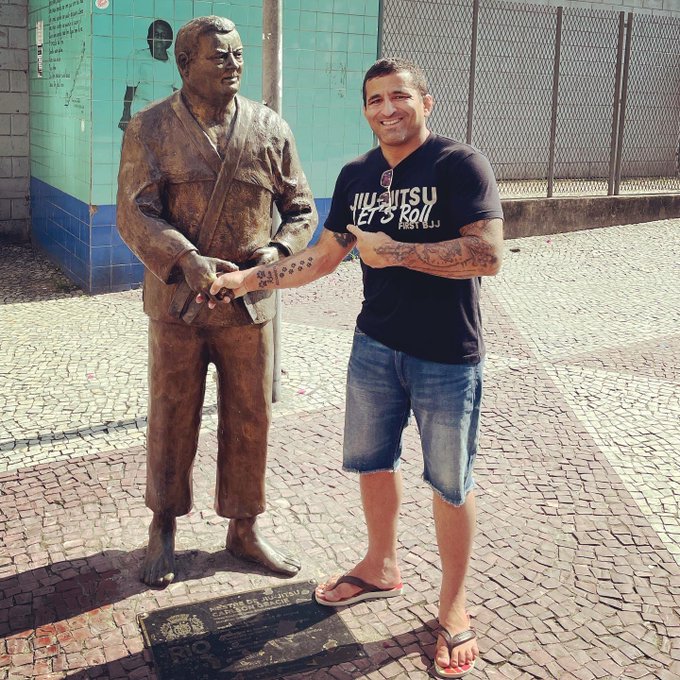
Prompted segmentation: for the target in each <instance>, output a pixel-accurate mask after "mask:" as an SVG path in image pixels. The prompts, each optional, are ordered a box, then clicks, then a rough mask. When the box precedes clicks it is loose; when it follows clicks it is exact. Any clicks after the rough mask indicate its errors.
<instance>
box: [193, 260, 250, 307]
mask: <svg viewBox="0 0 680 680" xmlns="http://www.w3.org/2000/svg"><path fill="white" fill-rule="evenodd" d="M203 259H204V260H205V261H206V262H207V263H208V265H209V266H210V268H211V271H212V273H213V276H212V279H211V280H210V283H209V284H208V287H207V288H201V289H200V290H196V289H195V288H193V287H192V285H191V283H189V280H188V279H187V283H188V284H189V287H190V288H191V290H193V291H194V292H195V293H198V295H197V296H196V302H205V301H206V300H207V301H208V303H209V305H208V306H209V307H210V309H214V307H215V300H222V299H224V297H225V296H227V297H231V295H229V294H228V293H226V292H221V291H220V292H219V293H217V294H216V295H212V294H211V293H210V285H211V284H212V283H214V282H215V280H216V279H217V277H218V276H221V275H222V274H229V273H231V272H237V271H238V265H235V264H234V263H233V262H229V260H221V259H220V258H219V257H204V258H203ZM180 264H181V261H180ZM185 278H186V275H185Z"/></svg>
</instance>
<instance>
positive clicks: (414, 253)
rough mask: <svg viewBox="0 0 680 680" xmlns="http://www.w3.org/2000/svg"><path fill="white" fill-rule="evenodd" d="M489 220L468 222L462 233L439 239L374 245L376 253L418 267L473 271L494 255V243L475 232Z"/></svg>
mask: <svg viewBox="0 0 680 680" xmlns="http://www.w3.org/2000/svg"><path fill="white" fill-rule="evenodd" d="M488 221H489V220H480V221H478V222H473V223H472V224H468V225H466V226H465V227H463V228H462V229H461V230H460V233H461V237H460V238H457V239H453V240H451V241H443V242H441V243H400V242H394V243H390V244H389V245H385V246H380V247H378V248H376V253H378V254H379V255H383V256H385V257H387V258H389V259H390V260H392V261H393V262H394V264H395V265H396V266H400V265H401V266H404V267H411V268H413V269H417V270H419V271H424V272H431V273H433V274H437V273H442V272H443V270H452V269H453V270H455V271H451V272H450V273H451V274H454V275H455V276H461V277H466V276H470V275H476V274H477V273H478V272H479V270H483V269H485V268H486V267H489V266H492V265H494V264H495V263H496V261H497V259H498V258H497V257H496V255H495V253H494V250H493V247H492V246H491V245H489V244H488V243H487V242H486V241H484V240H483V239H482V238H480V236H479V235H478V234H479V232H480V230H481V229H483V228H484V226H485V225H486V223H487V222H488Z"/></svg>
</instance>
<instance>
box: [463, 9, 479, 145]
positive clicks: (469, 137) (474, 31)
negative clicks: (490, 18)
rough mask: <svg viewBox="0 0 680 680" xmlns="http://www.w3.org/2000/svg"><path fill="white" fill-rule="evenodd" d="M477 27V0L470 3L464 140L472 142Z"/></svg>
mask: <svg viewBox="0 0 680 680" xmlns="http://www.w3.org/2000/svg"><path fill="white" fill-rule="evenodd" d="M478 29H479V0H474V2H473V4H472V41H471V43H470V82H469V84H468V102H467V105H468V106H467V132H466V133H465V141H466V142H467V143H468V144H472V118H473V114H474V104H475V72H476V70H477V32H478Z"/></svg>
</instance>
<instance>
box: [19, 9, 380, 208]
mask: <svg viewBox="0 0 680 680" xmlns="http://www.w3.org/2000/svg"><path fill="white" fill-rule="evenodd" d="M98 4H100V5H104V4H107V7H102V8H99V7H97V5H98ZM282 5H283V30H284V40H283V115H284V117H285V118H286V119H287V120H288V121H289V123H290V124H291V127H292V128H293V131H294V132H295V135H296V139H297V143H298V150H299V152H300V156H301V157H302V161H303V164H304V166H305V169H306V171H307V174H308V176H309V179H310V182H311V184H312V189H313V190H314V194H315V196H316V197H318V198H324V197H328V196H330V195H331V193H332V190H333V185H334V182H335V178H336V176H337V173H338V171H339V170H340V167H341V166H342V164H343V163H345V162H346V161H347V160H349V159H350V158H352V157H354V156H356V155H357V154H358V153H361V152H363V151H364V150H366V149H367V148H369V147H370V146H371V145H372V143H373V138H372V135H371V133H370V130H369V129H368V126H367V125H366V123H365V122H364V121H363V117H362V115H361V81H362V78H363V73H364V71H365V70H366V68H367V67H368V66H369V65H370V64H371V63H372V62H373V61H374V59H375V56H376V52H377V29H378V5H379V3H378V0H369V1H368V2H367V1H366V0H345V1H343V2H338V1H337V0H285V2H283V3H282ZM74 11H75V12H76V14H77V15H78V16H77V21H75V20H72V19H70V18H68V16H67V18H64V15H70V14H71V13H73V12H74ZM204 14H221V15H225V16H228V17H229V18H231V19H232V20H234V21H235V22H236V24H237V27H238V30H239V33H240V34H241V37H242V39H243V43H244V46H245V48H246V67H245V72H244V78H243V83H242V89H241V92H242V94H244V95H245V96H247V97H250V98H252V99H255V100H260V99H261V96H262V74H261V64H262V54H261V49H262V45H261V39H262V3H261V1H260V2H258V1H256V0H233V1H232V2H229V3H225V2H208V1H199V0H174V2H167V3H165V2H163V3H161V2H158V0H156V1H155V2H154V0H110V1H109V2H108V3H105V2H100V3H95V2H92V1H89V0H82V2H81V0H75V2H74V0H50V1H49V2H48V1H47V0H31V1H30V2H29V26H30V29H31V30H30V36H31V41H32V44H31V50H30V53H31V63H30V79H31V156H32V173H33V175H34V176H35V177H37V178H38V179H40V180H42V181H44V182H45V183H47V184H50V185H52V186H55V187H57V188H58V189H61V190H62V191H64V192H65V193H68V194H70V195H72V196H74V197H76V198H78V199H80V200H82V201H83V202H85V203H89V204H96V205H102V204H112V203H114V202H115V194H116V175H117V173H118V161H119V154H120V144H121V141H122V132H121V130H119V128H118V123H119V121H120V118H121V114H122V111H123V96H124V94H125V91H126V87H127V86H128V84H131V80H133V79H134V77H135V76H137V77H139V73H141V72H142V71H143V69H146V71H144V72H146V73H149V72H150V73H152V74H153V76H152V78H151V81H152V82H151V83H150V84H149V88H150V90H149V91H150V92H152V93H153V97H161V96H166V95H167V94H170V92H171V91H172V87H173V86H177V87H179V85H180V84H181V81H180V80H179V77H178V76H177V75H176V69H175V68H174V63H173V64H167V66H171V67H172V68H171V70H172V73H173V75H169V73H170V71H168V69H167V68H166V64H162V65H160V66H159V65H158V63H157V62H158V60H153V58H152V57H151V54H150V51H149V47H148V44H147V31H148V28H149V25H150V23H151V22H152V21H153V20H154V19H163V20H164V21H166V22H167V23H169V24H170V26H171V27H172V29H173V32H174V33H176V32H177V30H178V29H179V27H180V26H182V25H183V24H184V23H185V22H186V21H187V20H189V19H191V18H192V17H194V16H201V15H204ZM38 20H43V22H44V26H45V46H44V57H43V59H44V62H43V63H44V72H43V77H42V78H38V77H37V56H36V54H37V48H36V44H35V25H36V21H38ZM65 23H67V24H69V25H68V34H67V35H63V36H55V31H56V28H59V27H60V26H61V27H62V29H63V26H64V24H65ZM55 27H56V28H55ZM51 32H52V33H51ZM172 49H173V48H172V47H171V48H170V50H169V52H170V54H171V58H174V57H173V55H172ZM154 62H155V63H154ZM162 71H165V72H164V73H162ZM158 73H162V76H160V75H157V74H158ZM159 78H162V79H161V80H159Z"/></svg>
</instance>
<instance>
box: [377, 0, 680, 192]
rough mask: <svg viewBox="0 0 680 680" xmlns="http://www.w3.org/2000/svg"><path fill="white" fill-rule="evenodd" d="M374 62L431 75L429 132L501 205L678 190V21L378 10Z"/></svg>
mask: <svg viewBox="0 0 680 680" xmlns="http://www.w3.org/2000/svg"><path fill="white" fill-rule="evenodd" d="M380 50H381V54H382V55H384V56H399V57H403V58H406V59H410V60H411V61H414V62H415V63H417V64H419V65H420V66H422V67H423V69H424V70H425V72H426V73H427V75H428V80H429V82H430V90H431V92H432V95H433V97H434V99H435V108H434V111H433V114H432V117H431V119H430V125H431V128H432V129H433V130H434V131H435V132H438V133H440V134H443V135H446V136H449V137H453V138H454V139H460V140H463V141H466V142H468V143H469V144H473V145H474V146H476V147H477V148H479V149H481V150H482V151H483V152H484V153H485V154H486V155H487V156H488V157H489V159H490V161H491V163H492V165H493V167H494V170H495V172H496V176H497V178H498V183H499V187H500V189H501V193H502V195H503V196H505V197H511V196H514V197H532V196H568V195H572V196H573V195H602V194H610V195H615V194H623V193H648V192H674V191H680V168H679V164H678V154H679V153H680V150H679V148H678V144H679V136H680V19H677V18H673V17H664V16H651V15H637V14H635V15H634V14H633V13H628V14H626V13H624V12H608V11H599V10H592V9H581V8H575V7H568V8H562V7H553V6H547V5H534V4H531V5H530V4H520V3H511V2H505V1H503V0H485V1H484V2H480V0H383V1H382V16H381V45H380Z"/></svg>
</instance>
